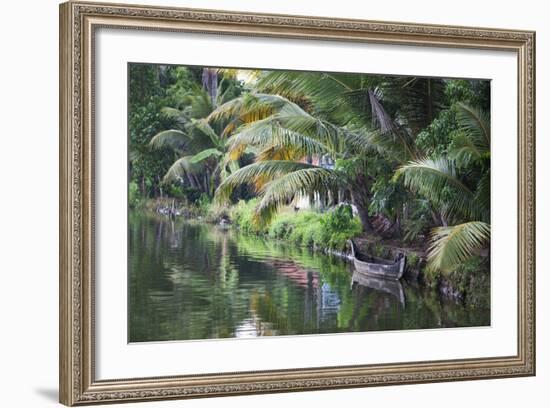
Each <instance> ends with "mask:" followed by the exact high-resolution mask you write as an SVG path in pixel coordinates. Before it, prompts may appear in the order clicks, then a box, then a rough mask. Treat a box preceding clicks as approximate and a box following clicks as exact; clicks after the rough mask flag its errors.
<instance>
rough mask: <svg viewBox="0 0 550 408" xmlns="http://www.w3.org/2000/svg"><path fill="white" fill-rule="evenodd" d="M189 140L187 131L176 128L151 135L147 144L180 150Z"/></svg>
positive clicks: (157, 147)
mask: <svg viewBox="0 0 550 408" xmlns="http://www.w3.org/2000/svg"><path fill="white" fill-rule="evenodd" d="M190 140H191V138H190V136H189V134H188V133H186V132H183V131H181V130H178V129H171V130H164V131H162V132H159V133H157V134H156V135H155V136H153V138H152V139H151V141H150V142H149V144H150V145H151V146H152V147H153V148H156V149H159V148H162V147H170V148H172V149H175V150H181V149H183V148H184V147H185V146H186V145H187V144H188V143H189V142H190Z"/></svg>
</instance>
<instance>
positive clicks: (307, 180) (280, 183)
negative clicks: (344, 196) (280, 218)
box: [255, 167, 340, 224]
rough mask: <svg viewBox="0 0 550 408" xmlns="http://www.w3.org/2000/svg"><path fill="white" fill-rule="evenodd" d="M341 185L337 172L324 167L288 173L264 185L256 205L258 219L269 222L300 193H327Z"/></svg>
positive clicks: (261, 222) (258, 220) (261, 221)
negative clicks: (260, 197)
mask: <svg viewBox="0 0 550 408" xmlns="http://www.w3.org/2000/svg"><path fill="white" fill-rule="evenodd" d="M339 185H340V182H339V179H338V177H337V176H336V174H335V172H334V171H332V170H328V169H324V168H322V167H311V168H303V169H299V170H295V171H293V172H290V173H287V174H285V175H283V176H281V177H279V178H277V179H275V180H273V181H270V182H269V183H266V184H265V185H264V186H263V187H262V189H261V192H262V199H261V201H260V202H259V203H258V206H257V207H256V217H255V218H256V221H257V222H259V223H260V224H266V223H268V222H269V221H271V219H272V217H273V216H274V215H275V214H276V213H277V211H278V210H279V208H280V207H282V206H285V205H288V204H289V203H290V201H291V200H292V199H294V198H295V197H296V196H298V195H307V194H312V193H319V194H326V193H327V192H328V191H334V190H335V189H337V188H338V186H339Z"/></svg>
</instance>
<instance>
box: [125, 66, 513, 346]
mask: <svg viewBox="0 0 550 408" xmlns="http://www.w3.org/2000/svg"><path fill="white" fill-rule="evenodd" d="M127 84H128V85H127V89H128V92H127V109H128V118H127V143H128V154H127V160H128V176H127V177H128V178H127V180H128V184H127V186H126V188H127V198H128V226H127V228H128V230H127V231H128V235H127V242H128V248H127V250H128V253H127V261H128V271H127V273H128V331H127V333H128V339H127V340H128V342H129V343H141V342H162V341H185V340H212V339H227V338H253V337H263V336H297V335H330V334H336V333H338V334H341V333H357V332H375V331H388V330H435V329H445V330H448V329H450V328H460V327H482V326H490V325H491V259H490V254H491V251H490V246H491V117H490V112H491V80H490V79H487V78H446V77H427V76H426V77H423V76H413V75H411V76H395V75H390V74H380V73H376V74H373V73H362V72H314V71H310V72H308V71H295V70H269V69H265V68H262V69H258V68H254V67H243V68H241V67H238V68H236V67H212V66H191V65H170V64H151V63H141V62H139V61H138V62H129V63H128V65H127ZM510 182H513V180H510Z"/></svg>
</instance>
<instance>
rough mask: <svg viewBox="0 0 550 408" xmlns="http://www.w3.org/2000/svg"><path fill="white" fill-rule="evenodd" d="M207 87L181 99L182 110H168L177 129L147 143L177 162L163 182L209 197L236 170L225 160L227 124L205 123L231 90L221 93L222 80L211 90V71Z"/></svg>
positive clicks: (227, 97) (155, 137) (193, 90)
mask: <svg viewBox="0 0 550 408" xmlns="http://www.w3.org/2000/svg"><path fill="white" fill-rule="evenodd" d="M204 77H205V78H206V79H204V78H203V79H204V82H207V86H205V87H204V88H201V87H200V86H198V85H196V86H194V87H193V88H192V89H191V90H190V91H189V92H188V93H187V94H186V95H185V96H184V97H183V98H182V101H181V105H182V106H184V108H183V109H181V110H180V109H177V108H171V107H167V108H164V109H163V112H164V114H165V115H167V116H169V117H172V118H173V119H174V120H175V123H176V127H175V128H173V129H170V130H165V131H162V132H159V133H158V134H156V135H155V136H154V137H153V138H152V139H151V142H150V145H151V146H152V147H153V148H163V147H169V148H171V149H172V150H173V151H174V153H175V156H176V160H175V161H174V163H173V164H172V166H171V167H170V168H169V169H168V171H167V172H166V174H165V176H164V178H163V181H164V182H169V181H179V182H180V183H182V184H188V185H189V186H191V187H193V188H196V189H198V190H200V191H202V192H203V193H206V194H208V195H209V196H212V195H213V193H214V190H215V186H216V185H217V184H218V183H219V179H220V178H222V179H223V178H225V177H226V176H227V174H229V173H230V172H231V171H234V170H236V169H237V168H238V164H237V162H235V161H231V160H225V159H224V156H225V154H226V147H225V143H226V139H227V138H226V136H225V135H226V134H225V133H224V132H223V129H224V128H225V126H226V124H224V123H223V122H222V121H213V120H207V117H208V115H209V114H210V113H211V112H212V111H213V110H214V109H216V107H218V106H219V105H221V104H223V103H224V102H225V101H227V100H228V99H230V98H231V97H233V94H232V92H233V91H234V90H233V89H232V88H230V87H228V88H227V89H226V91H225V92H222V85H223V80H222V81H220V83H219V84H218V85H217V89H216V90H213V81H217V75H216V76H212V74H211V73H210V71H208V73H206V74H205V75H204Z"/></svg>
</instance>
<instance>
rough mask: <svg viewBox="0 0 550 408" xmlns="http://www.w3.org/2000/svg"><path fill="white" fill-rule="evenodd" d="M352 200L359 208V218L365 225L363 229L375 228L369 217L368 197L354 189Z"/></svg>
mask: <svg viewBox="0 0 550 408" xmlns="http://www.w3.org/2000/svg"><path fill="white" fill-rule="evenodd" d="M351 202H352V203H353V205H355V207H356V208H357V215H359V219H360V220H361V224H362V225H363V231H364V232H372V231H373V230H374V229H373V227H372V224H371V222H370V219H369V207H368V200H367V199H366V197H365V196H364V195H363V194H361V193H360V192H359V193H358V192H356V191H352V192H351Z"/></svg>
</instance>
